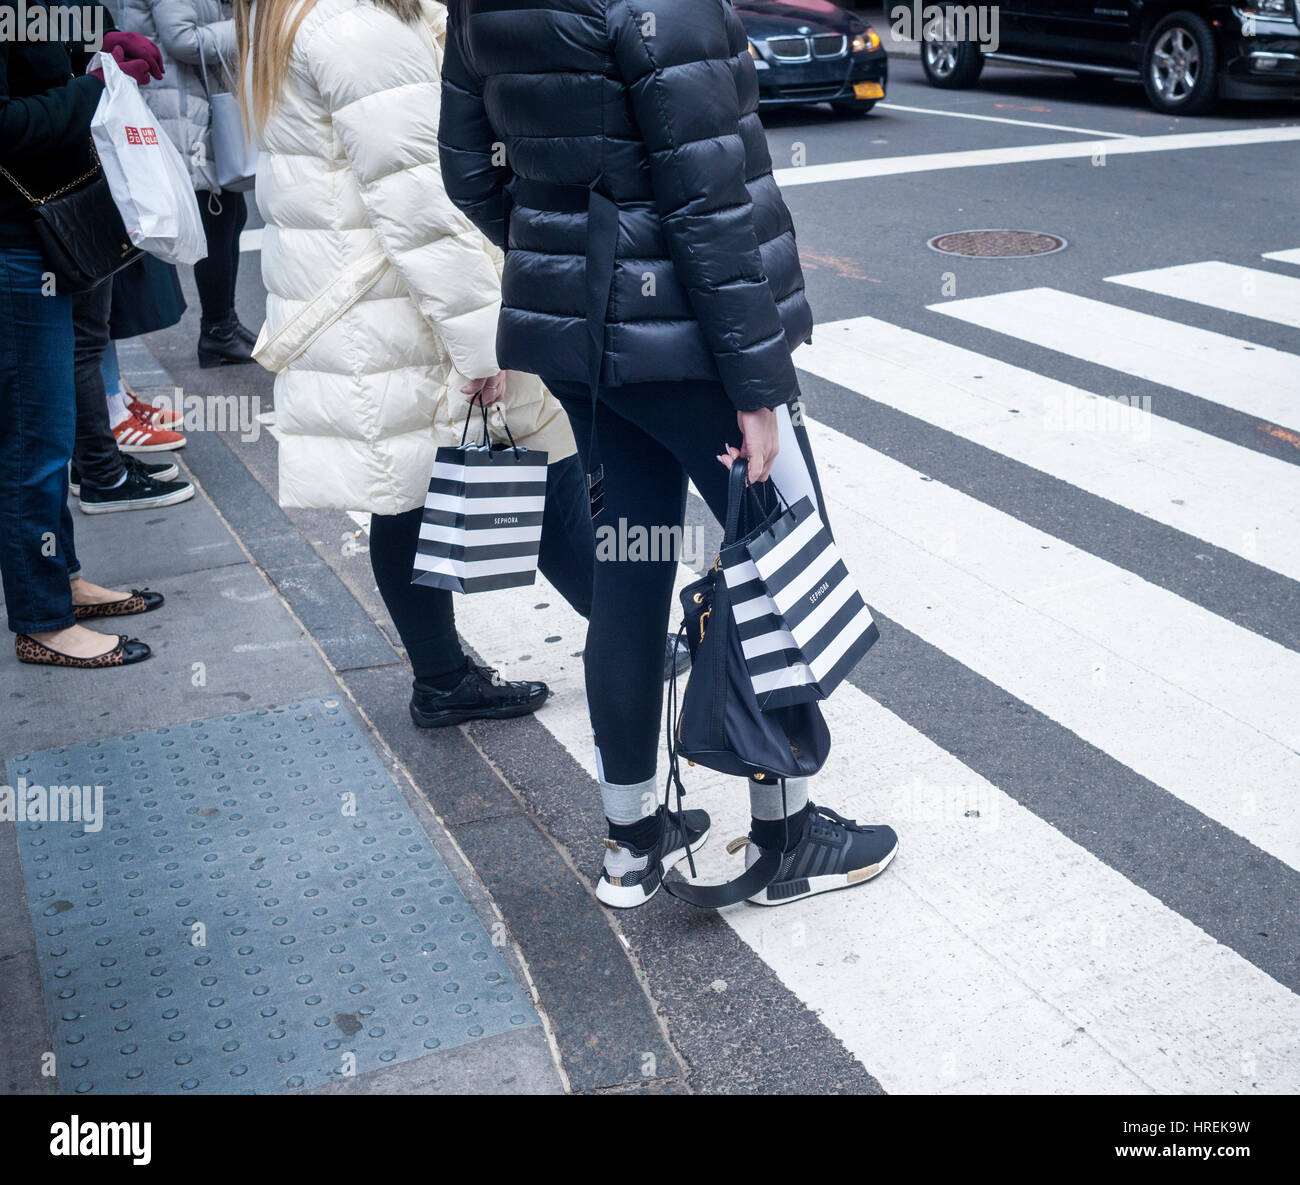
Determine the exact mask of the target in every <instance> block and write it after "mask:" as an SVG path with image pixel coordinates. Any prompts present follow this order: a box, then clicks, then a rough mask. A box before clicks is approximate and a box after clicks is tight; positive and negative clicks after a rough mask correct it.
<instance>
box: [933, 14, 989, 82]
mask: <svg viewBox="0 0 1300 1185" xmlns="http://www.w3.org/2000/svg"><path fill="white" fill-rule="evenodd" d="M936 32H939V33H942V32H943V30H942V29H936V28H935V27H934V22H933V21H927V22H926V24H925V25H923V26H922V28H921V69H922V70H924V71H925V77H926V78H927V79H928V80H929V83H930V85H931V86H937V87H940V88H941V89H943V90H964V89H965V88H966V87H969V86H974V85H975V84H976V83H977V82H978V81H979V76H980V71H981V70H983V69H984V55H983V54H982V53H981V52H980V47H979V45H978V43H976V42H974V41H970V40H967V39H965V38H954V39H953V40H945V39H944V38H943V37H936V36H935V33H936Z"/></svg>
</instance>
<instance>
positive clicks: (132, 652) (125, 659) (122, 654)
mask: <svg viewBox="0 0 1300 1185" xmlns="http://www.w3.org/2000/svg"><path fill="white" fill-rule="evenodd" d="M14 653H15V654H17V655H18V661H19V662H29V663H34V664H35V665H37V666H45V667H82V668H84V669H86V670H90V669H92V668H94V667H124V666H128V665H129V664H131V663H133V662H144V660H145V659H146V658H148V657H149V656H150V655H151V654H152V653H153V651H152V650H150V649H149V647H148V646H147V645H145V643H143V642H140V641H137V640H136V639H135V638H128V637H127V636H126V635H125V634H118V635H117V645H116V646H114V647H113V649H112V650H110V651H109V652H108V653H107V654H97V655H96V656H95V657H94V658H77V657H76V656H75V655H73V654H63V653H61V652H60V651H58V650H51V649H50V648H49V647H48V646H46V645H45V644H44V643H43V642H38V641H37V640H36V639H35V638H33V637H32V636H31V635H30V634H15V635H14Z"/></svg>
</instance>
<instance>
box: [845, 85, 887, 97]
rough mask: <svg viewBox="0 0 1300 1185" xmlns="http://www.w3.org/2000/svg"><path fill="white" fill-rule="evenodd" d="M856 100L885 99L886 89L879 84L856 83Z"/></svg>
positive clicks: (854, 92) (854, 86)
mask: <svg viewBox="0 0 1300 1185" xmlns="http://www.w3.org/2000/svg"><path fill="white" fill-rule="evenodd" d="M853 97H854V98H855V99H883V98H884V97H885V88H884V87H883V86H881V85H880V83H878V82H855V83H854V84H853Z"/></svg>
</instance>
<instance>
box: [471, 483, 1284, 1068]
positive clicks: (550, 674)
mask: <svg viewBox="0 0 1300 1185" xmlns="http://www.w3.org/2000/svg"><path fill="white" fill-rule="evenodd" d="M823 469H824V471H825V469H826V467H825V466H823ZM840 534H841V537H842V536H843V531H842V530H841V532H840ZM693 578H694V576H693V574H692V573H691V572H690V571H689V570H687V569H685V568H683V569H682V571H681V573H680V574H679V581H678V584H679V587H680V585H681V584H684V583H686V582H687V581H689V580H691V579H693ZM532 594H533V595H531V596H529V593H527V592H525V591H524V590H520V589H515V590H511V591H509V592H505V593H486V594H482V595H480V596H478V597H476V598H475V601H474V605H473V612H469V611H465V612H462V613H461V615H460V618H459V622H458V624H459V628H460V629H461V632H462V633H463V634H464V635H465V637H466V639H467V641H469V642H470V644H471V645H472V646H473V647H474V649H475V650H476V651H478V653H479V654H480V655H481V656H482V657H483V658H484V659H485V660H488V661H491V662H492V663H493V664H495V665H497V666H499V668H500V669H501V672H502V675H503V677H505V678H522V677H525V676H527V677H536V675H537V674H538V672H539V670H544V671H545V673H546V677H547V679H548V681H549V682H550V684H551V686H552V689H553V691H554V696H553V698H552V700H551V701H550V702H549V703H548V704H547V705H546V706H545V707H544V708H543V709H542V710H541V711H540V712H539V713H538V715H537V719H538V720H539V721H540V722H541V723H542V724H543V725H544V726H545V727H546V728H547V729H548V730H549V731H550V732H551V733H552V735H554V736H555V737H556V739H557V740H558V741H559V742H560V743H561V744H562V745H563V746H564V748H565V749H566V750H567V751H568V752H569V754H570V755H571V756H572V757H573V758H574V759H575V760H576V761H577V762H578V763H579V764H580V765H581V766H582V767H583V768H584V769H585V770H586V771H587V773H588V774H589V775H592V776H593V777H594V774H595V770H594V761H593V757H592V744H591V730H590V725H589V723H588V719H587V714H586V704H585V695H584V690H583V680H582V663H581V660H579V659H576V658H569V657H567V656H569V655H570V654H571V653H572V652H575V651H578V650H581V648H582V643H583V637H584V626H583V622H582V621H581V619H580V618H579V617H578V616H577V615H576V614H574V613H573V612H572V611H571V610H570V609H569V608H568V606H567V605H565V604H564V602H563V600H562V599H561V598H560V597H559V595H558V594H557V593H555V591H554V590H553V589H552V588H550V587H549V586H548V585H547V584H546V583H545V581H543V580H542V579H540V578H539V579H538V584H537V587H536V588H535V589H534V590H532ZM524 596H529V599H530V600H531V601H532V602H533V603H534V604H535V605H545V606H546V607H545V608H538V609H533V610H528V609H523V607H522V603H521V600H520V598H521V597H524ZM543 637H545V638H548V639H554V642H553V643H552V645H551V646H548V647H545V648H544V649H543V650H542V651H539V650H538V649H537V645H536V643H537V639H539V638H543ZM824 707H825V710H826V714H827V719H828V722H829V724H830V727H831V732H832V736H833V738H834V742H835V747H834V749H833V751H832V756H831V761H830V763H829V764H828V766H827V768H826V769H825V770H824V771H823V772H822V774H821V775H819V777H818V778H817V779H816V780H815V783H814V796H815V797H817V798H819V799H821V800H822V801H825V802H826V803H827V804H828V805H832V806H834V807H835V808H836V809H838V810H840V811H842V812H844V813H846V814H849V815H850V816H856V817H857V818H859V819H862V820H863V821H877V822H885V821H887V822H890V823H893V824H895V825H897V827H898V828H899V831H900V836H901V843H902V846H901V849H900V855H899V858H898V860H896V861H895V863H894V865H893V867H892V868H891V869H890V871H889V872H888V873H887V874H886V875H885V876H883V877H881V878H880V880H878V881H875V882H872V883H871V885H869V886H867V887H864V888H860V889H854V890H852V891H847V892H841V893H832V894H827V895H825V896H822V897H817V898H813V899H810V900H808V901H804V902H801V903H800V904H799V905H798V906H792V907H789V908H788V909H776V910H761V909H753V908H750V907H748V906H741V907H737V908H734V909H731V910H727V911H725V912H724V913H723V917H724V918H725V920H726V921H727V923H728V924H729V925H730V926H731V927H732V928H733V929H734V930H735V931H736V932H737V933H738V934H739V935H740V937H741V938H742V939H743V940H744V941H745V942H746V944H747V945H748V946H750V947H751V948H752V949H753V950H754V951H755V952H756V953H757V954H758V955H759V956H760V957H761V958H762V959H764V961H765V962H767V963H768V965H769V966H771V967H772V968H773V970H774V971H775V972H776V973H777V975H778V976H779V977H780V978H781V980H782V982H783V983H785V985H786V986H787V987H788V988H790V989H791V990H792V991H793V992H795V993H796V995H798V996H799V997H800V999H802V1000H803V1001H804V1002H805V1003H806V1004H807V1005H808V1007H809V1008H811V1009H812V1010H813V1011H814V1012H815V1013H816V1014H817V1015H818V1016H819V1017H820V1019H821V1020H822V1022H823V1023H824V1024H825V1025H826V1026H827V1027H828V1028H829V1029H830V1031H831V1032H832V1033H834V1034H835V1035H836V1036H837V1037H838V1038H840V1039H841V1040H842V1041H843V1042H844V1043H845V1045H846V1046H847V1048H848V1049H849V1050H850V1051H851V1052H852V1054H853V1055H854V1056H855V1057H856V1058H858V1059H859V1060H860V1061H861V1062H862V1063H863V1064H864V1065H865V1066H866V1068H867V1069H868V1070H869V1071H870V1072H871V1073H872V1074H873V1075H875V1077H876V1078H877V1079H878V1080H879V1081H880V1082H881V1084H882V1085H883V1086H884V1087H885V1089H887V1090H889V1091H891V1092H938V1091H952V1092H972V1091H980V1092H994V1091H998V1092H1002V1091H1008V1092H1043V1093H1059V1092H1070V1091H1098V1092H1129V1091H1132V1092H1138V1093H1143V1092H1158V1093H1182V1092H1190V1091H1203V1092H1208V1093H1227V1092H1237V1091H1241V1092H1246V1091H1252V1090H1263V1091H1292V1090H1295V1089H1298V1088H1300V1039H1298V1038H1297V1033H1300V997H1297V996H1296V995H1294V994H1293V993H1291V992H1290V991H1288V990H1287V989H1286V988H1284V987H1282V986H1281V985H1280V984H1278V983H1277V982H1276V981H1275V980H1273V979H1272V978H1270V977H1269V976H1268V975H1266V974H1265V973H1264V972H1262V971H1260V970H1259V969H1258V968H1256V967H1255V966H1254V965H1253V964H1251V963H1250V962H1249V961H1247V960H1246V959H1243V958H1242V957H1241V956H1240V955H1238V954H1236V953H1235V952H1234V951H1232V950H1230V949H1228V948H1227V947H1225V946H1222V945H1220V944H1219V943H1217V942H1215V941H1214V940H1213V939H1211V938H1210V937H1209V936H1208V935H1206V934H1205V933H1204V932H1203V931H1201V930H1200V929H1199V928H1198V927H1196V926H1195V925H1193V924H1192V923H1191V922H1189V921H1187V920H1186V919H1185V918H1183V917H1182V916H1181V915H1180V914H1178V913H1177V912H1176V911H1174V910H1171V909H1169V908H1168V907H1167V906H1165V905H1164V904H1162V903H1161V902H1160V901H1159V900H1157V899H1156V898H1154V897H1153V896H1151V895H1150V894H1149V893H1147V892H1145V891H1144V890H1142V889H1139V888H1138V887H1137V886H1135V885H1133V884H1132V883H1131V882H1130V881H1128V880H1127V879H1126V878H1125V877H1123V876H1122V875H1121V874H1119V873H1118V872H1116V871H1114V870H1113V869H1111V868H1110V867H1108V866H1107V865H1105V864H1103V863H1102V862H1101V861H1100V860H1098V859H1096V858H1095V857H1094V856H1092V855H1091V854H1090V853H1089V852H1088V851H1086V850H1085V849H1084V848H1082V847H1080V846H1079V845H1077V844H1075V843H1073V842H1072V841H1070V840H1069V839H1067V838H1066V837H1065V836H1063V835H1062V834H1061V833H1060V832H1058V831H1057V830H1055V829H1054V828H1053V827H1051V826H1050V825H1048V824H1047V823H1045V822H1043V821H1042V820H1041V819H1039V818H1038V817H1037V816H1036V815H1034V814H1033V813H1032V812H1030V811H1028V810H1026V809H1025V808H1024V807H1022V806H1020V805H1019V804H1017V803H1016V802H1015V801H1014V800H1012V799H1011V798H1009V797H1008V796H1007V795H1005V794H1003V793H1002V792H1001V791H1000V790H998V789H997V788H996V787H994V786H992V785H991V784H989V783H988V782H987V781H985V780H984V779H982V778H981V777H979V775H977V774H975V773H974V772H972V771H971V770H970V769H968V768H967V767H966V766H964V765H963V764H962V763H960V762H959V761H958V760H957V759H956V758H955V757H953V756H951V755H950V754H949V753H947V752H945V751H944V750H943V749H941V748H940V747H939V746H938V745H936V744H934V743H933V742H932V741H930V740H929V739H927V738H926V737H925V736H924V735H923V734H922V733H920V732H918V731H917V730H915V729H914V728H912V727H911V726H909V725H908V724H906V723H905V722H903V721H902V720H900V719H899V718H898V717H897V716H895V715H893V714H892V713H890V712H888V711H887V710H886V709H884V708H882V707H881V706H880V705H879V704H877V703H876V702H875V701H874V700H872V699H870V698H869V697H868V696H866V695H864V694H863V693H862V692H860V691H858V690H857V689H856V688H855V687H853V686H852V685H848V684H846V685H843V686H842V687H841V688H840V689H839V690H838V691H837V692H836V693H835V695H834V696H833V697H832V698H831V699H830V700H829V701H827V703H826V704H825V705H824ZM687 779H688V788H689V790H690V798H689V800H688V802H689V804H690V805H692V806H704V807H707V809H708V810H709V811H710V813H711V814H712V815H713V820H714V830H713V838H711V840H710V841H709V844H708V846H707V847H706V848H705V849H704V850H703V851H702V852H701V853H700V855H699V857H698V858H697V865H698V868H699V872H700V876H701V879H702V880H704V881H719V880H723V879H727V878H729V877H731V876H734V875H735V874H736V872H737V871H738V868H739V857H729V856H727V855H726V853H725V850H724V844H725V841H726V840H727V839H728V838H729V837H730V836H732V835H739V834H743V833H744V832H745V831H746V830H747V828H748V825H749V820H748V799H747V796H746V794H745V790H744V785H743V783H742V782H741V781H740V780H739V779H735V778H724V777H723V776H721V775H718V774H715V773H713V772H712V771H709V770H705V769H703V768H702V767H696V768H694V769H691V770H688V771H687ZM574 789H575V793H589V794H592V795H594V794H595V793H596V789H595V786H594V785H591V786H587V787H575V788H574ZM973 810H979V812H980V813H979V814H978V815H975V814H973V813H971V812H972V811H973ZM575 855H576V857H577V858H578V860H579V861H580V862H582V861H584V860H585V861H589V862H590V867H589V868H588V869H586V871H587V872H589V873H594V871H595V868H596V866H597V863H598V861H599V858H600V849H599V845H598V837H597V836H594V835H593V836H592V841H591V850H590V852H578V853H575ZM681 908H683V909H685V908H687V907H685V906H682V907H681Z"/></svg>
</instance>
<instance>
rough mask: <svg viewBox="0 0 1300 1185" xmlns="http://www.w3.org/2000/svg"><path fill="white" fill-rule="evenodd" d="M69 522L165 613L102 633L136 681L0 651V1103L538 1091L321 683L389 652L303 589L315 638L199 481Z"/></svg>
mask: <svg viewBox="0 0 1300 1185" xmlns="http://www.w3.org/2000/svg"><path fill="white" fill-rule="evenodd" d="M122 364H123V370H124V372H125V373H127V374H128V375H129V376H130V377H131V378H132V379H133V380H134V381H135V383H136V385H137V389H140V390H141V392H142V394H144V395H146V397H147V396H149V395H151V394H153V393H154V390H155V389H158V390H165V391H166V392H167V393H170V392H171V389H172V388H171V379H170V378H169V376H167V375H166V374H165V373H164V372H162V371H161V370H159V369H158V367H157V365H156V363H154V361H153V358H152V356H151V355H149V354H148V353H147V352H146V351H145V350H144V348H143V346H135V347H133V348H127V349H124V350H123V358H122ZM211 443H212V445H213V446H214V447H224V446H221V445H220V444H219V443H218V442H216V441H212V442H211ZM180 457H181V459H182V460H184V459H185V454H184V453H182V454H180ZM74 517H75V521H76V530H77V547H78V551H79V553H80V555H81V559H82V563H83V567H84V570H85V572H86V574H87V577H88V578H90V579H93V580H95V581H97V582H99V583H103V584H106V585H109V586H121V587H132V586H134V587H139V586H142V585H146V584H147V585H149V586H151V587H153V588H156V589H159V590H160V591H163V592H164V593H165V594H166V596H167V603H166V605H165V606H164V607H163V608H162V609H160V610H158V611H157V612H155V613H152V614H148V615H145V616H141V617H135V618H123V619H120V621H118V622H115V623H109V624H108V625H107V628H109V629H112V628H114V626H116V628H117V629H120V630H122V631H124V632H129V633H130V634H132V635H133V636H138V637H140V638H141V639H143V640H144V641H147V642H148V643H149V644H150V645H151V646H152V647H153V648H154V657H153V658H152V659H151V660H150V661H148V662H145V663H142V664H140V665H138V666H133V667H129V668H125V669H117V670H104V671H85V672H83V671H69V670H63V669H55V668H48V667H31V666H22V665H20V664H19V663H18V662H17V661H16V659H15V658H14V656H13V654H12V651H10V652H8V653H7V654H4V655H0V669H2V670H3V678H4V687H5V695H4V696H3V697H0V754H2V755H3V756H4V758H5V759H6V767H5V768H6V777H5V779H4V780H5V782H6V783H7V786H8V787H9V788H11V793H10V794H9V795H8V796H7V799H6V801H7V802H8V803H9V804H11V805H12V804H19V805H18V806H17V810H16V813H17V815H18V818H17V821H16V822H4V823H0V1008H3V1010H4V1013H5V1016H6V1024H5V1026H4V1035H3V1038H0V1090H4V1091H6V1092H49V1093H54V1092H62V1093H77V1094H102V1093H186V1092H195V1093H209V1092H215V1093H226V1092H258V1093H263V1092H270V1093H274V1092H298V1091H312V1090H318V1091H327V1092H331V1093H334V1092H349V1091H351V1092H390V1091H413V1092H444V1091H475V1092H496V1091H506V1092H509V1093H526V1092H558V1091H561V1090H563V1089H564V1088H565V1085H566V1084H565V1081H564V1076H563V1073H562V1071H561V1070H560V1069H559V1062H558V1059H557V1057H556V1056H555V1046H554V1043H553V1041H551V1040H550V1039H549V1037H548V1034H547V1032H546V1029H545V1027H544V1025H543V1022H542V1019H541V1017H540V1016H539V1013H538V1010H537V1009H536V1007H535V1006H534V1000H533V998H532V993H531V991H530V987H529V983H528V977H527V974H526V971H525V969H524V967H523V965H522V962H521V960H520V958H519V956H518V952H517V949H516V948H515V947H514V945H513V944H512V942H511V941H510V939H509V936H508V934H507V932H506V928H505V926H504V925H503V923H502V921H501V918H500V915H499V913H498V912H497V911H496V909H495V907H494V906H493V904H492V902H491V901H490V899H489V898H488V895H487V893H486V892H485V891H484V889H483V886H482V884H481V883H480V882H479V880H478V878H477V877H476V875H475V874H474V872H473V870H472V868H471V867H470V865H469V863H468V862H467V861H466V859H465V857H464V856H463V855H462V853H461V850H460V848H459V846H458V845H457V844H456V842H455V841H454V840H453V839H452V838H451V836H450V835H449V834H448V832H447V830H446V829H445V827H444V826H443V825H442V823H441V822H440V821H439V819H438V818H437V816H436V815H435V814H434V812H433V810H432V809H431V808H430V806H429V802H428V800H427V799H426V797H425V796H424V795H423V794H421V793H419V792H418V791H417V790H416V788H415V786H414V785H413V783H412V781H411V779H410V777H409V776H408V774H407V772H406V770H405V769H404V768H403V767H402V766H401V765H400V763H398V762H397V761H396V760H395V758H394V757H393V755H392V753H391V752H390V751H389V750H388V748H387V747H386V745H385V744H384V742H383V740H382V739H381V738H380V737H379V735H378V734H377V733H376V732H375V731H374V729H373V728H371V727H370V725H369V724H368V722H367V721H366V719H365V718H364V714H363V713H362V712H361V711H360V710H359V708H358V706H357V705H356V703H355V702H354V701H352V700H351V699H350V698H349V696H348V694H347V692H346V690H345V689H344V687H343V686H342V684H341V682H340V680H339V678H338V675H337V667H336V665H335V663H337V662H338V661H341V659H340V657H339V656H340V655H346V657H347V661H348V662H350V663H353V664H365V665H367V666H369V667H371V668H376V669H382V668H384V667H385V666H391V665H395V664H398V663H399V662H400V656H399V655H398V654H397V653H396V652H395V651H394V650H393V648H392V646H391V644H390V643H389V642H388V640H387V638H386V637H385V635H384V634H383V632H382V631H381V630H380V629H378V628H377V627H376V626H375V625H374V624H373V623H372V622H371V621H370V620H369V618H368V617H366V616H365V614H364V613H361V612H358V611H357V609H358V607H357V606H355V603H353V605H352V610H353V611H352V612H334V611H333V606H332V605H331V604H330V598H331V593H334V594H337V590H334V589H332V588H329V587H325V585H324V582H321V583H320V584H319V585H318V586H317V588H318V591H319V593H320V595H319V596H318V597H317V599H316V604H317V608H318V617H319V618H320V626H321V628H320V630H319V631H318V634H314V633H313V631H312V630H311V629H309V628H307V626H306V624H305V623H304V621H303V620H301V619H300V617H299V616H297V615H296V614H295V612H294V611H293V610H292V609H291V608H290V606H289V604H288V603H287V602H286V600H285V599H284V598H283V597H282V596H281V595H280V593H279V591H278V589H277V583H276V582H273V581H272V580H271V579H269V578H268V574H267V573H266V572H265V571H264V570H262V569H260V568H259V567H258V565H257V564H255V563H254V562H253V561H252V559H251V557H250V555H249V553H248V552H247V551H246V550H245V548H244V546H243V545H242V544H241V541H240V539H238V538H237V537H236V535H235V534H234V533H233V532H232V530H231V529H230V527H229V526H228V525H227V523H226V522H224V521H223V518H222V516H221V514H220V513H219V512H218V510H217V508H216V506H215V505H214V504H213V502H212V500H211V499H210V498H209V497H208V496H207V494H206V493H205V492H204V491H203V490H200V492H199V494H198V496H197V497H195V498H194V499H193V500H192V501H190V502H188V503H185V504H184V505H182V506H179V507H173V508H170V509H164V510H160V511H157V512H132V513H124V514H115V515H111V516H104V517H100V518H90V517H87V516H84V515H81V514H80V513H79V512H78V511H75V510H74ZM263 525H264V527H266V528H267V529H270V530H274V523H273V522H271V523H264V524H263ZM294 558H295V557H292V556H289V557H288V560H289V561H290V562H289V563H288V566H289V567H292V568H294V571H293V572H292V573H289V574H287V575H285V577H284V578H285V579H291V578H296V579H297V580H299V581H300V583H302V584H303V585H304V586H305V587H311V586H312V583H313V570H312V565H311V563H310V560H309V559H307V557H301V556H300V557H296V558H297V560H298V562H297V563H296V565H295V564H293V563H292V562H291V561H292V560H293V559H294ZM335 583H337V582H335ZM331 652H332V653H333V655H334V660H333V661H331V659H330V653H331ZM441 776H442V778H443V779H444V780H445V781H448V782H453V781H457V780H459V779H460V777H461V771H458V770H457V769H455V768H445V769H444V770H442V774H441ZM52 786H59V787H65V786H70V787H74V788H81V789H83V790H84V791H85V792H86V793H87V794H88V795H89V797H88V798H86V799H85V804H86V812H85V814H86V815H88V816H91V818H90V821H89V822H87V821H86V819H85V816H83V819H82V821H81V822H77V821H58V820H57V819H53V818H50V817H49V816H50V814H51V813H53V812H55V811H56V810H57V808H58V804H59V802H58V797H57V796H56V795H47V794H45V793H43V791H44V790H45V789H46V788H48V787H52ZM101 793H102V799H101V798H98V797H97V796H98V795H99V794H101ZM47 800H48V806H45V804H46V803H47ZM67 801H68V800H67V797H66V795H65V796H64V799H63V802H64V805H66V802H67ZM43 806H45V809H44V811H43V810H42V807H43ZM24 813H25V814H26V816H27V817H26V818H23V815H24Z"/></svg>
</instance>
